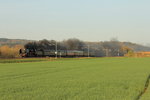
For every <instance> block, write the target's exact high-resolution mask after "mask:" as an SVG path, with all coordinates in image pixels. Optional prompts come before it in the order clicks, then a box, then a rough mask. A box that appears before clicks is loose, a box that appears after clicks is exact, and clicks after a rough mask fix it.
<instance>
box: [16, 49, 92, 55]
mask: <svg viewBox="0 0 150 100" xmlns="http://www.w3.org/2000/svg"><path fill="white" fill-rule="evenodd" d="M19 53H20V55H21V56H22V57H56V56H58V57H88V56H90V57H94V54H93V53H91V52H90V53H88V52H86V51H79V50H58V51H56V50H43V49H41V50H36V49H20V50H19Z"/></svg>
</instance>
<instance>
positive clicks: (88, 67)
mask: <svg viewBox="0 0 150 100" xmlns="http://www.w3.org/2000/svg"><path fill="white" fill-rule="evenodd" d="M149 74H150V58H91V59H78V60H77V59H72V60H71V59H69V60H58V61H42V62H34V63H33V62H28V63H7V62H6V63H0V100H135V99H136V97H137V96H138V95H139V93H140V92H141V91H142V90H143V88H144V84H145V81H146V78H147V76H148V75H149ZM140 100H150V89H149V88H148V91H147V92H146V93H145V94H144V95H143V96H142V97H141V99H140Z"/></svg>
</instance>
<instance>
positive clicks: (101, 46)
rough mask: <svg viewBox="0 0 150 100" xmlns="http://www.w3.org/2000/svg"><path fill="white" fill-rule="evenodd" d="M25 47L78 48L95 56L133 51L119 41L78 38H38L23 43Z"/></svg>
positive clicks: (117, 54) (42, 48)
mask: <svg viewBox="0 0 150 100" xmlns="http://www.w3.org/2000/svg"><path fill="white" fill-rule="evenodd" d="M25 48H26V49H35V50H38V49H39V50H44V49H47V50H56V48H57V50H79V51H85V52H87V51H88V50H89V52H90V53H92V54H94V55H95V56H96V57H104V56H109V57H113V56H124V54H126V53H129V51H130V52H132V51H133V49H132V48H129V47H127V46H125V45H123V43H122V42H119V41H105V42H84V41H81V40H79V39H75V38H73V39H68V40H64V41H60V42H57V41H55V40H46V39H44V40H40V41H34V42H29V43H27V44H26V45H25Z"/></svg>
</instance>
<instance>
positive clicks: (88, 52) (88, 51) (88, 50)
mask: <svg viewBox="0 0 150 100" xmlns="http://www.w3.org/2000/svg"><path fill="white" fill-rule="evenodd" d="M89 57H90V46H89V45H88V58H89Z"/></svg>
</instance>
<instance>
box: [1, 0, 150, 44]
mask: <svg viewBox="0 0 150 100" xmlns="http://www.w3.org/2000/svg"><path fill="white" fill-rule="evenodd" d="M149 5H150V0H0V37H3V38H4V37H6V38H20V39H32V40H35V39H36V40H39V39H44V38H46V39H55V40H63V39H68V38H79V39H82V40H85V41H104V40H109V39H110V38H112V37H118V39H119V40H120V41H131V42H137V43H150V39H149V37H150V28H149V27H150V12H149V11H150V6H149Z"/></svg>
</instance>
